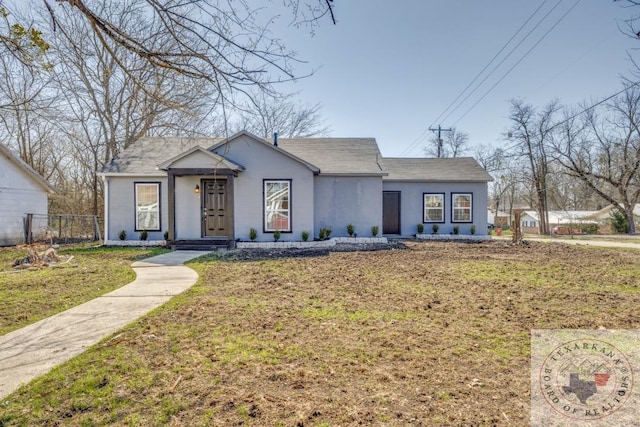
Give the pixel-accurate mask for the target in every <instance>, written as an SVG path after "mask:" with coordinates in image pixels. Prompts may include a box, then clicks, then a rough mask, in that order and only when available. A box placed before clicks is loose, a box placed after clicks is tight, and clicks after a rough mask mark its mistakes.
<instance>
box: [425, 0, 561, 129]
mask: <svg viewBox="0 0 640 427" xmlns="http://www.w3.org/2000/svg"><path fill="white" fill-rule="evenodd" d="M547 1H549V0H545V1H544V2H542V4H541V5H540V6H538V8H537V9H536V10H535V11H533V13H532V14H531V15H529V17H528V18H527V20H526V21H524V23H523V24H522V25H521V26H520V28H518V30H517V31H516V32H515V33H514V34H513V35H512V36H511V38H510V39H509V40H508V41H507V42H506V43H505V44H504V45H503V46H502V47H501V48H500V50H499V51H498V53H496V54H495V55H494V56H493V58H491V60H490V61H489V62H488V63H487V65H485V66H484V68H483V69H482V70H480V72H479V73H478V74H476V76H475V77H474V78H473V80H471V82H470V83H469V84H468V85H467V86H466V87H465V88H464V89H462V91H461V92H460V93H459V94H458V96H457V97H456V98H455V99H454V100H453V101H451V103H450V104H449V105H448V106H447V108H445V109H444V111H443V112H442V113H440V115H439V116H438V117H437V118H436V119H435V120H434V121H433V123H432V124H431V126H429V127H432V126H433V125H435V124H436V123H437V122H438V121H440V119H441V118H442V116H443V115H445V114H446V113H447V111H449V108H451V107H452V106H453V104H455V103H456V102H457V101H458V100H459V99H460V98H461V97H462V95H464V93H465V92H466V91H467V89H469V88H470V87H471V85H473V84H474V83H475V82H476V80H478V79H479V78H480V76H481V75H482V73H484V72H485V71H486V70H487V68H489V66H490V65H491V64H492V63H493V61H495V60H496V58H498V56H500V54H501V53H502V52H504V50H505V49H506V48H507V46H508V45H509V44H510V43H511V42H512V41H513V39H515V38H516V36H517V35H518V34H520V32H521V31H522V29H523V28H524V27H525V26H526V25H527V24H528V23H529V22H530V21H531V19H533V17H534V16H535V15H536V14H537V13H538V11H539V10H540V9H542V7H543V6H544V5H545V4H546V3H547ZM556 6H557V4H556ZM554 9H555V6H554ZM551 10H553V9H551ZM547 15H548V14H547ZM547 15H546V16H547ZM546 16H545V17H544V18H542V20H541V21H540V22H542V21H543V20H544V19H545V18H546ZM540 22H539V23H538V25H540ZM535 28H537V26H536V27H534V29H535ZM529 34H531V32H529ZM529 34H527V35H526V36H525V38H524V39H523V41H524V40H526V38H527V37H528V36H529ZM517 47H518V46H516V48H517ZM511 53H513V50H512V51H511V52H510V53H509V55H511ZM509 55H507V57H506V58H508V57H509ZM506 58H505V59H506ZM502 62H504V60H503V61H502ZM502 62H501V63H500V64H502ZM500 64H498V65H500ZM493 71H495V68H494V70H493ZM493 71H492V73H493ZM489 75H491V73H490V74H489ZM454 111H455V110H454Z"/></svg>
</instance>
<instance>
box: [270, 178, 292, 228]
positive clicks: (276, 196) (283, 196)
mask: <svg viewBox="0 0 640 427" xmlns="http://www.w3.org/2000/svg"><path fill="white" fill-rule="evenodd" d="M276 230H280V231H283V232H291V180H286V179H282V180H267V179H265V180H264V231H266V232H272V231H276Z"/></svg>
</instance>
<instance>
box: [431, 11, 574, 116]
mask: <svg viewBox="0 0 640 427" xmlns="http://www.w3.org/2000/svg"><path fill="white" fill-rule="evenodd" d="M561 2H562V0H558V2H557V3H556V4H555V5H554V6H553V7H552V8H551V9H550V10H549V11H548V12H547V13H546V14H545V15H544V16H543V17H542V19H540V21H538V23H537V24H536V25H535V26H534V27H533V28H532V29H531V30H529V32H528V33H527V34H526V35H525V36H524V37H523V38H522V39H521V40H520V41H519V42H518V44H517V45H515V46H514V47H513V49H511V51H509V53H508V54H507V56H505V57H504V58H503V59H502V61H500V63H499V64H498V65H496V66H495V67H493V70H491V72H490V73H489V74H487V75H486V76H485V78H484V79H482V81H481V82H480V83H478V84H477V85H476V86H475V87H474V88H473V90H472V91H471V92H470V93H469V94H467V96H465V98H464V99H463V100H462V101H460V102H459V103H458V105H457V106H456V107H455V108H454V109H453V110H452V111H451V112H449V114H447V116H446V117H445V118H444V120H446V119H448V118H449V117H450V116H451V115H452V114H453V113H454V112H455V111H456V110H457V109H458V108H460V107H461V106H462V105H463V104H464V103H465V102H466V101H467V100H468V99H469V98H471V95H473V94H474V93H476V91H477V90H478V89H480V87H481V86H482V85H483V84H484V82H486V81H487V80H488V79H489V77H491V76H492V75H493V74H494V73H495V72H496V71H497V70H498V68H500V66H501V65H502V64H504V63H505V62H506V60H507V59H509V58H510V57H511V55H512V54H513V53H514V52H515V51H516V50H517V49H518V48H519V47H520V46H522V44H523V43H524V42H525V41H526V40H527V39H528V38H529V36H530V35H531V34H533V32H534V31H535V30H537V29H538V27H539V26H540V25H542V23H543V22H544V21H545V20H546V19H547V18H548V17H549V15H551V13H552V12H553V11H554V10H556V8H557V7H558V6H559V5H560V3H561ZM561 20H562V18H561ZM556 25H557V23H556ZM547 34H549V32H547V33H545V35H544V36H542V39H544V38H545V37H546V35H547ZM542 39H540V40H538V42H537V43H536V44H535V45H534V47H535V46H537V44H538V43H540V41H541V40H542ZM531 50H533V49H529V51H527V53H526V54H525V56H527V55H528V54H529V52H531ZM523 58H524V57H523ZM523 58H521V59H520V61H522V59H523ZM512 69H513V67H512V68H511V69H510V70H509V71H507V74H509V72H511V70H512ZM503 78H504V77H503ZM458 120H459V119H458Z"/></svg>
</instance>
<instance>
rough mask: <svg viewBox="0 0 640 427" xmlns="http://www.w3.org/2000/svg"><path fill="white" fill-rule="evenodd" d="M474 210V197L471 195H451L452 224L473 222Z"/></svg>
mask: <svg viewBox="0 0 640 427" xmlns="http://www.w3.org/2000/svg"><path fill="white" fill-rule="evenodd" d="M472 208H473V195H472V194H471V193H452V194H451V222H471V218H473V211H472Z"/></svg>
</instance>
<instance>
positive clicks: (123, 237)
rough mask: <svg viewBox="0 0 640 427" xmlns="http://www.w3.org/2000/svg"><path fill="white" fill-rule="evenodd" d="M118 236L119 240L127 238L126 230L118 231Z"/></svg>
mask: <svg viewBox="0 0 640 427" xmlns="http://www.w3.org/2000/svg"><path fill="white" fill-rule="evenodd" d="M118 237H119V238H120V240H127V232H126V231H125V230H120V233H118Z"/></svg>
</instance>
